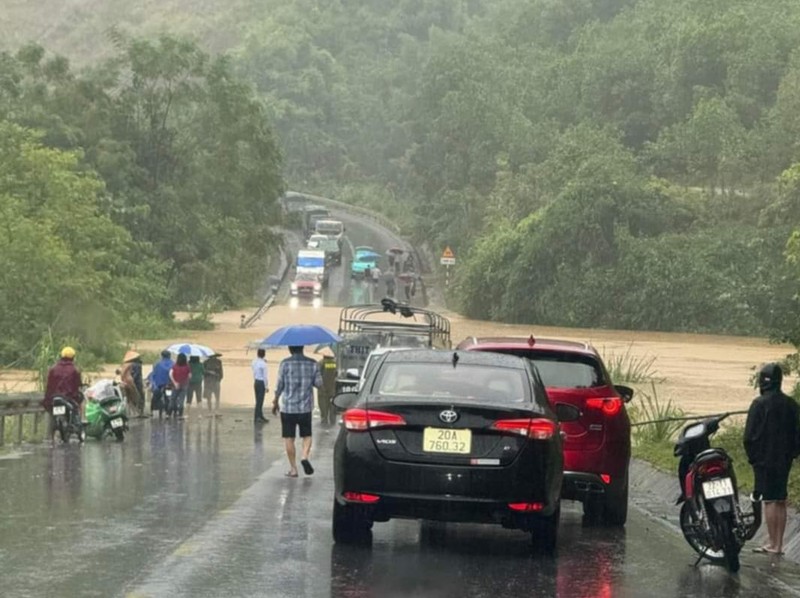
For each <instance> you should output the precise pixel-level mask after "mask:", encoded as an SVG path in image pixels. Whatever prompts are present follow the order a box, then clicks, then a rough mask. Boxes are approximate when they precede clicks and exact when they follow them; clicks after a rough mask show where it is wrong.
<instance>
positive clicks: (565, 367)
mask: <svg viewBox="0 0 800 598" xmlns="http://www.w3.org/2000/svg"><path fill="white" fill-rule="evenodd" d="M497 352H498V353H507V354H510V355H516V356H517V357H527V358H528V359H530V360H531V361H533V363H534V365H535V366H536V369H537V370H539V375H540V376H541V378H542V382H544V385H545V386H546V387H549V388H593V387H596V386H606V385H607V384H608V382H607V381H606V379H605V375H604V374H603V368H602V367H600V363H599V362H598V361H597V360H596V359H594V358H593V357H591V356H590V355H582V354H580V353H571V352H568V351H563V352H562V351H535V350H529V349H509V350H500V351H497Z"/></svg>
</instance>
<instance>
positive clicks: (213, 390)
mask: <svg viewBox="0 0 800 598" xmlns="http://www.w3.org/2000/svg"><path fill="white" fill-rule="evenodd" d="M220 357H222V353H214V355H212V356H211V357H209V358H208V359H207V360H206V362H205V364H204V366H205V371H204V374H203V396H205V399H206V401H207V402H208V410H209V411H211V395H214V399H216V404H215V406H214V411H219V392H220V387H221V385H222V361H221V360H220Z"/></svg>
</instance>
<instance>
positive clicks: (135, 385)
mask: <svg viewBox="0 0 800 598" xmlns="http://www.w3.org/2000/svg"><path fill="white" fill-rule="evenodd" d="M120 379H121V380H122V383H123V384H124V385H125V394H126V396H127V398H128V402H129V403H130V404H132V405H133V406H134V407H135V408H136V411H138V412H139V415H144V384H143V381H142V357H141V355H139V353H137V352H136V351H128V352H127V353H125V357H123V358H122V369H121V371H120Z"/></svg>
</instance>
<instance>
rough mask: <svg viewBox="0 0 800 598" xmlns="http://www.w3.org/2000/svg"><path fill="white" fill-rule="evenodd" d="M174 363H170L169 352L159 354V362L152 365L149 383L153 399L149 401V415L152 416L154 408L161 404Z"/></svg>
mask: <svg viewBox="0 0 800 598" xmlns="http://www.w3.org/2000/svg"><path fill="white" fill-rule="evenodd" d="M174 365H175V363H174V362H173V361H172V356H171V355H170V353H169V351H162V352H161V360H160V361H158V362H156V363H155V364H154V365H153V371H152V372H151V373H150V381H151V384H152V389H153V398H152V400H151V401H150V413H151V414H152V413H153V411H154V410H155V407H157V406H158V405H160V404H161V402H162V400H163V397H164V389H165V388H166V387H167V384H169V382H170V380H169V371H170V370H171V369H172V366H174Z"/></svg>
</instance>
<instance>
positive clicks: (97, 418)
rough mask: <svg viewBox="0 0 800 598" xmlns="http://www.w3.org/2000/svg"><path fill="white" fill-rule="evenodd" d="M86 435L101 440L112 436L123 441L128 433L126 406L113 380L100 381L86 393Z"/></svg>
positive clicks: (118, 387)
mask: <svg viewBox="0 0 800 598" xmlns="http://www.w3.org/2000/svg"><path fill="white" fill-rule="evenodd" d="M86 397H87V399H88V402H87V404H86V420H87V421H88V422H89V423H88V425H87V427H86V433H87V434H88V435H89V436H91V437H92V438H96V439H98V440H102V439H103V438H105V437H107V436H113V437H115V438H116V439H117V440H118V441H120V442H121V441H122V440H124V439H125V432H127V431H128V405H127V402H126V400H125V396H124V394H123V392H122V388H121V387H120V385H119V383H118V382H116V381H115V380H100V381H98V382H97V383H95V384H94V385H93V386H92V387H91V388H90V389H89V390H87V391H86Z"/></svg>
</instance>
